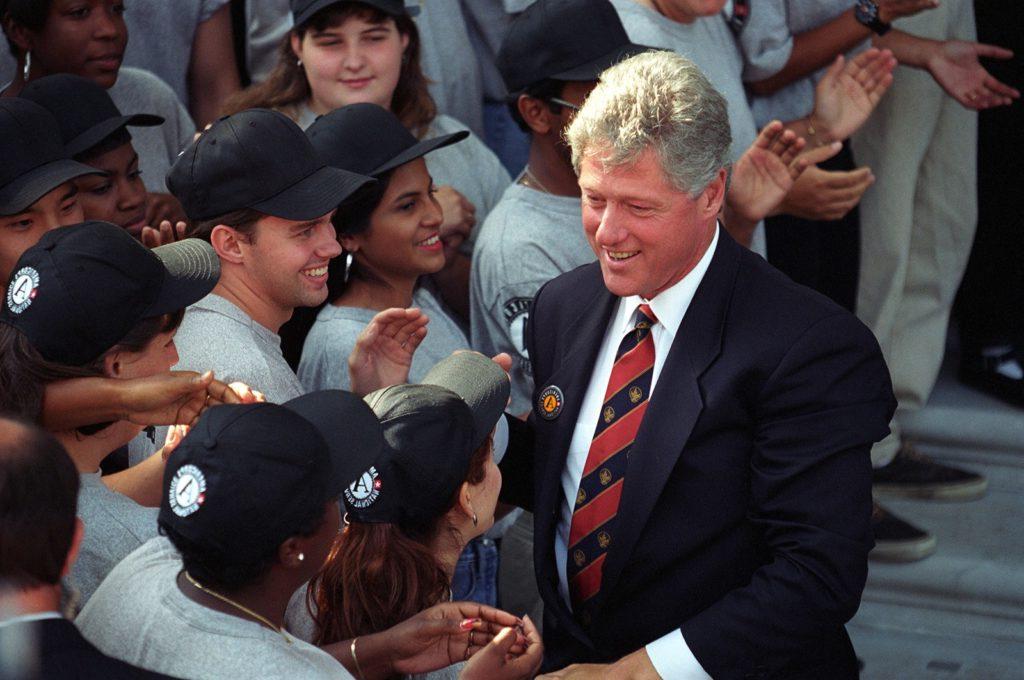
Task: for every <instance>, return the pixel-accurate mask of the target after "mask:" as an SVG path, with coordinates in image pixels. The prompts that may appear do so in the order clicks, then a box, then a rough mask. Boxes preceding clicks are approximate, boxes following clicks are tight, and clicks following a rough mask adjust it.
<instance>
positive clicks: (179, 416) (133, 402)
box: [119, 371, 241, 426]
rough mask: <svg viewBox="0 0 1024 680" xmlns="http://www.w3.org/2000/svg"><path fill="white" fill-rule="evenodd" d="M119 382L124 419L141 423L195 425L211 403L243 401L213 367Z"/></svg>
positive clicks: (213, 404) (212, 404)
mask: <svg viewBox="0 0 1024 680" xmlns="http://www.w3.org/2000/svg"><path fill="white" fill-rule="evenodd" d="M119 382H121V383H123V384H120V385H119V387H120V391H121V394H122V397H121V402H122V405H123V409H124V411H125V415H124V419H125V420H129V421H131V422H133V423H135V424H137V425H147V426H148V425H178V424H186V425H191V424H193V423H194V422H195V420H196V419H197V418H198V417H199V414H200V413H202V412H203V411H204V410H205V409H206V408H207V407H209V406H215V405H217V404H238V403H241V400H240V399H239V397H238V395H236V394H235V393H234V392H232V391H231V390H230V389H229V388H228V386H227V385H225V384H224V383H222V382H221V381H219V380H215V379H214V377H213V371H207V372H206V373H203V374H202V375H199V374H198V373H195V372H193V371H168V372H167V373H160V374H157V375H153V376H148V377H145V378H134V379H131V380H124V381H119Z"/></svg>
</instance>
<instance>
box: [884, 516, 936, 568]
mask: <svg viewBox="0 0 1024 680" xmlns="http://www.w3.org/2000/svg"><path fill="white" fill-rule="evenodd" d="M871 528H872V529H873V530H874V532H875V547H874V549H873V550H872V551H871V553H870V554H869V555H868V558H869V559H872V560H877V561H878V562H916V561H917V560H923V559H924V558H926V557H928V556H929V555H931V554H932V553H933V552H935V537H934V536H932V535H931V534H929V533H928V532H927V531H925V530H924V529H919V528H917V527H915V526H914V525H913V524H910V523H909V522H905V521H903V520H902V519H900V518H899V517H897V516H896V515H894V514H892V513H891V512H889V511H888V510H886V509H885V508H883V507H882V506H881V505H879V504H878V503H873V504H872V507H871Z"/></svg>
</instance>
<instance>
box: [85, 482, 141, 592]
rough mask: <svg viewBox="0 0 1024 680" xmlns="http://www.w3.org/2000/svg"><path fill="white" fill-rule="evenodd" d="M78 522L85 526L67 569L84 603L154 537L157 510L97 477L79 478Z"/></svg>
mask: <svg viewBox="0 0 1024 680" xmlns="http://www.w3.org/2000/svg"><path fill="white" fill-rule="evenodd" d="M79 479H81V482H82V484H81V489H80V490H79V492H78V512H77V515H78V517H79V519H81V520H82V524H83V525H85V526H84V528H85V533H84V535H83V537H82V547H81V549H80V550H79V553H78V559H77V560H76V561H75V564H74V566H73V567H72V568H71V582H72V583H73V584H74V585H75V587H76V588H77V589H78V592H79V593H80V594H81V597H82V603H85V602H88V601H89V599H90V598H91V597H92V595H93V593H95V592H96V589H97V588H98V587H99V585H100V583H101V582H102V581H103V579H104V578H106V576H107V574H109V573H110V570H111V569H113V568H114V567H115V566H117V564H118V563H119V562H120V561H121V560H123V559H124V558H125V557H126V556H127V555H128V554H129V553H131V552H132V551H133V550H135V549H136V548H138V547H139V546H140V545H142V544H143V543H145V542H146V541H148V540H149V539H151V538H153V537H154V536H156V535H157V525H156V516H157V513H158V512H159V511H158V510H157V508H147V507H144V506H142V505H139V504H138V503H136V502H135V501H133V500H132V499H131V498H128V497H127V496H125V495H123V494H119V493H117V492H116V491H113V490H112V489H110V488H109V487H108V486H107V485H106V484H104V483H103V480H102V479H100V473H98V472H93V473H84V474H82V475H79Z"/></svg>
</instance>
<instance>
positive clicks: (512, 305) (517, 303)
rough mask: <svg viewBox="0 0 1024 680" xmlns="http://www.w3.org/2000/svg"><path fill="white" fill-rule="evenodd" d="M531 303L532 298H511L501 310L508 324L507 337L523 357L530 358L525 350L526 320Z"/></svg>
mask: <svg viewBox="0 0 1024 680" xmlns="http://www.w3.org/2000/svg"><path fill="white" fill-rule="evenodd" d="M532 305H533V298H521V297H520V298H512V299H511V300H509V301H508V302H506V303H505V306H504V307H502V310H501V313H502V316H504V317H505V323H507V324H508V337H509V338H510V339H511V340H512V345H513V346H514V347H515V348H516V351H517V352H519V356H521V357H522V358H523V359H529V358H530V354H529V352H527V350H526V320H527V319H529V318H530V307H531V306H532Z"/></svg>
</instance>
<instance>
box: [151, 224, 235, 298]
mask: <svg viewBox="0 0 1024 680" xmlns="http://www.w3.org/2000/svg"><path fill="white" fill-rule="evenodd" d="M152 253H153V254H154V255H156V256H157V257H158V258H160V261H161V262H163V265H164V268H165V269H166V270H167V273H166V275H165V277H164V282H163V285H162V286H161V287H160V293H159V294H158V295H157V298H156V300H155V301H154V302H153V304H152V305H150V307H149V309H148V310H146V316H160V315H161V314H169V313H170V312H176V311H178V310H179V309H184V308H185V307H188V306H189V305H191V304H192V303H194V302H198V301H199V300H202V299H203V298H204V297H206V296H207V295H208V294H209V293H210V291H211V290H213V287H214V286H216V285H217V281H218V280H219V279H220V258H218V257H217V252H216V251H215V250H214V249H213V246H211V245H210V244H209V243H207V242H206V241H203V240H201V239H197V238H187V239H185V240H184V241H178V242H177V243H168V244H167V245H165V246H159V247H158V248H153V250H152Z"/></svg>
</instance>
